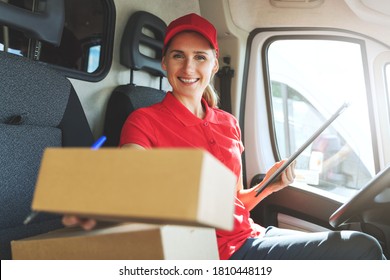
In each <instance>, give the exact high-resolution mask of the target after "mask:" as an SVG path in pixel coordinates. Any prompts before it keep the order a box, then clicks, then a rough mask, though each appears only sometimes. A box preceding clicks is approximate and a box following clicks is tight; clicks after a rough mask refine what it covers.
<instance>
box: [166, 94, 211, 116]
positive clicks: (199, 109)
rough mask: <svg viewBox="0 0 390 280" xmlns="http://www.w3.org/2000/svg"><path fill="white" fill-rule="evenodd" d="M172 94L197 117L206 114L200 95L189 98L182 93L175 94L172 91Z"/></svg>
mask: <svg viewBox="0 0 390 280" xmlns="http://www.w3.org/2000/svg"><path fill="white" fill-rule="evenodd" d="M172 95H173V96H174V97H175V98H176V99H177V100H178V101H179V102H180V103H181V104H183V105H184V107H186V108H187V109H188V110H189V111H190V112H191V113H192V114H194V115H195V116H196V117H197V118H200V119H204V117H205V116H206V110H205V108H203V104H202V97H200V98H196V97H194V98H189V97H185V96H183V95H178V94H175V93H174V92H172Z"/></svg>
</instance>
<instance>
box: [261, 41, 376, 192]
mask: <svg viewBox="0 0 390 280" xmlns="http://www.w3.org/2000/svg"><path fill="white" fill-rule="evenodd" d="M266 56H267V61H268V71H269V89H270V92H269V94H270V97H271V98H270V101H271V107H272V111H273V114H272V115H273V120H272V121H273V128H274V137H275V140H276V143H277V152H278V154H279V157H280V158H285V157H288V156H289V155H291V154H292V153H293V152H294V151H295V150H296V149H297V148H298V147H299V146H300V145H301V144H303V143H304V142H305V141H306V140H307V139H308V138H309V137H310V135H311V134H312V133H314V131H315V130H317V129H318V128H319V127H320V126H321V125H322V123H323V122H324V121H325V120H326V119H327V118H329V117H330V116H331V115H332V114H333V112H335V111H336V110H337V108H338V107H340V106H341V104H343V103H344V102H349V103H350V106H349V108H348V109H347V110H346V111H345V112H344V113H343V114H342V115H341V116H339V118H338V119H337V120H336V121H335V122H334V123H333V124H332V125H331V127H330V128H328V129H327V130H325V131H324V133H322V135H321V136H320V137H318V138H317V139H316V141H315V142H314V143H313V144H312V145H311V146H310V147H309V148H307V149H306V151H305V153H304V154H303V155H301V156H300V157H298V159H297V166H296V168H297V180H296V181H297V182H298V183H299V182H303V183H305V184H308V185H312V186H314V187H317V188H321V189H324V190H328V191H331V192H333V193H336V194H339V195H342V196H351V195H352V194H353V193H355V192H356V191H357V190H359V189H360V188H362V187H363V186H364V185H365V184H366V183H367V182H368V181H369V180H370V179H371V178H372V177H373V176H374V174H375V167H374V155H373V146H372V135H371V129H370V123H369V112H368V105H367V103H368V102H367V90H366V84H365V76H364V67H363V55H362V46H361V44H359V43H355V42H347V41H338V40H323V39H282V40H276V41H272V42H271V43H270V44H269V46H268V51H267V53H266Z"/></svg>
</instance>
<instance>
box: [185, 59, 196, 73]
mask: <svg viewBox="0 0 390 280" xmlns="http://www.w3.org/2000/svg"><path fill="white" fill-rule="evenodd" d="M183 68H184V71H186V72H193V71H194V69H195V64H194V60H193V59H190V58H188V59H186V60H185V61H184V65H183Z"/></svg>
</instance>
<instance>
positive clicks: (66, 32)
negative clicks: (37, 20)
mask: <svg viewBox="0 0 390 280" xmlns="http://www.w3.org/2000/svg"><path fill="white" fill-rule="evenodd" d="M8 2H9V4H12V5H15V6H18V7H20V8H23V9H26V10H34V9H35V10H39V1H35V0H25V1H20V0H9V1H8ZM64 2H65V23H64V29H63V33H62V39H61V44H60V45H59V46H54V45H52V44H50V43H46V42H38V41H37V40H34V39H29V38H26V37H25V36H24V34H23V33H22V32H20V31H17V30H13V29H11V28H8V27H6V26H1V25H0V50H2V51H7V52H12V53H16V54H20V55H23V56H26V57H32V55H31V53H32V52H33V51H35V54H37V50H39V51H38V55H36V56H35V59H38V60H40V61H43V62H47V63H50V64H53V65H56V66H60V67H61V68H66V69H67V70H71V71H69V72H70V73H72V72H73V73H76V78H79V77H78V76H77V73H78V74H83V73H84V74H95V75H96V74H100V73H102V72H103V68H104V67H106V68H108V64H109V63H110V61H109V60H110V58H111V55H110V53H109V52H111V45H110V43H109V42H112V38H111V39H110V38H109V36H110V35H109V34H110V33H113V32H109V28H113V26H112V24H111V19H112V18H113V15H110V14H109V13H113V12H114V10H113V9H112V8H109V7H110V3H112V1H111V0H110V1H108V0H98V1H96V0H66V1H64ZM34 5H35V6H36V7H33V6H34ZM68 76H72V75H68ZM87 77H88V76H87Z"/></svg>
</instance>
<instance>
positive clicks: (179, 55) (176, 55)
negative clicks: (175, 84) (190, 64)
mask: <svg viewBox="0 0 390 280" xmlns="http://www.w3.org/2000/svg"><path fill="white" fill-rule="evenodd" d="M173 58H176V59H177V58H183V55H182V54H180V53H176V54H174V55H173Z"/></svg>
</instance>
